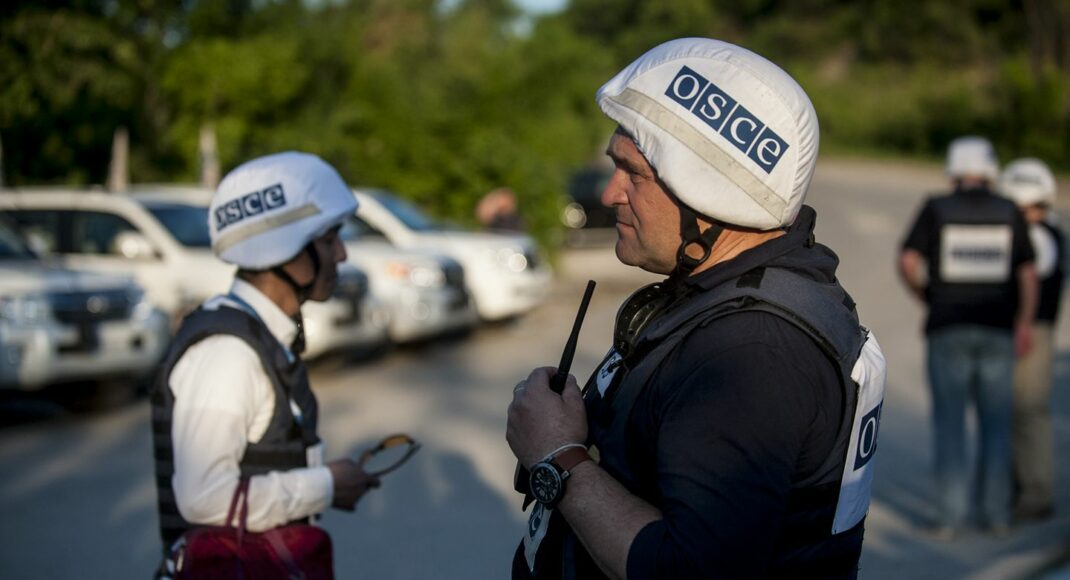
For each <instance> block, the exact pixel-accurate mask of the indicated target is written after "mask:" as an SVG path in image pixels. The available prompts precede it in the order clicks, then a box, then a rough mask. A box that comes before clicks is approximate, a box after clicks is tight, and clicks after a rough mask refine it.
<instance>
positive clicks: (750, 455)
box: [507, 38, 884, 579]
mask: <svg viewBox="0 0 1070 580" xmlns="http://www.w3.org/2000/svg"><path fill="white" fill-rule="evenodd" d="M597 100H598V103H599V105H600V106H601V108H602V110H603V112H605V113H606V115H607V116H609V117H610V118H611V119H613V120H614V121H616V122H617V123H618V128H617V130H616V132H615V133H614V134H613V137H612V139H611V140H610V143H609V148H608V150H607V154H608V155H609V156H610V157H611V158H612V159H613V162H614V164H615V165H616V170H615V172H614V173H613V175H612V178H611V180H610V182H609V184H608V185H607V187H606V189H605V191H604V193H603V194H602V202H603V203H604V204H605V205H607V206H610V207H612V208H613V209H614V210H615V212H616V218H617V226H616V227H617V234H618V241H617V245H616V253H617V257H618V259H620V261H622V262H623V263H625V264H628V265H631V266H636V267H639V268H642V269H644V270H648V271H651V272H655V273H659V274H666V275H668V278H667V279H666V280H665V281H663V282H661V283H658V284H654V285H651V286H647V287H645V288H642V289H640V290H639V291H638V292H636V293H635V294H633V295H632V297H631V298H629V299H628V301H626V302H625V303H624V305H622V306H621V309H620V311H619V314H618V318H617V326H616V329H615V332H614V341H613V346H612V348H611V349H610V352H609V354H608V355H607V356H606V359H605V360H604V361H603V363H602V364H601V365H600V366H599V368H598V369H597V371H596V372H595V374H594V376H592V377H591V379H590V380H589V381H588V383H587V386H586V387H585V388H584V390H583V393H582V395H581V393H580V391H579V390H578V389H577V384H576V382H575V379H574V378H572V377H569V379H568V382H567V384H566V386H565V389H564V391H563V392H562V394H561V395H558V394H555V393H554V392H553V391H552V390H551V389H550V388H548V379H549V377H550V375H551V374H552V373H553V372H554V369H548V368H541V369H536V370H534V371H533V372H532V373H531V375H530V376H529V377H528V378H527V379H526V380H524V381H522V382H521V383H519V384H518V385H517V386H516V388H515V389H514V398H513V402H512V404H511V405H510V408H509V423H508V428H507V439H508V441H509V444H510V446H511V448H512V450H513V453H514V454H515V455H516V457H517V459H518V460H519V461H520V463H521V464H522V465H523V466H524V467H525V468H527V469H528V470H529V472H530V474H531V476H530V479H529V481H528V482H527V486H526V487H527V489H526V490H525V491H527V492H529V493H530V494H531V496H532V497H533V498H534V499H535V500H537V501H536V503H535V504H534V505H533V507H532V511H531V513H530V515H529V522H528V524H529V525H528V531H527V534H526V535H525V537H524V540H523V542H522V544H521V546H520V547H519V548H518V549H517V553H516V555H515V558H514V562H513V577H514V578H540V579H541V578H554V579H556V578H604V577H609V578H625V577H626V578H629V579H642V578H762V577H780V576H793V577H822V578H852V577H855V575H856V574H857V566H858V559H859V555H860V553H861V548H862V535H863V523H862V522H863V520H864V517H865V514H866V510H867V508H868V505H869V497H870V485H871V478H872V465H873V464H872V463H871V462H870V459H872V457H873V453H874V450H875V448H876V437H877V426H878V421H879V417H880V408H881V402H882V400H883V389H884V359H883V356H882V355H881V353H880V350H879V347H878V346H877V344H876V342H875V340H874V339H873V338H872V336H871V335H870V334H869V333H868V331H866V330H865V329H864V328H862V327H861V326H860V325H859V323H858V317H857V314H856V312H855V309H854V303H853V301H852V300H851V298H850V297H849V296H848V295H847V293H846V292H845V291H844V290H843V289H842V288H841V287H840V285H839V284H838V282H837V281H836V276H835V270H836V266H837V262H838V259H837V258H836V256H835V254H833V253H832V251H831V250H829V249H828V248H826V247H824V246H822V245H820V244H817V243H815V241H814V236H813V228H814V221H815V214H814V211H813V209H811V208H809V207H807V206H803V205H802V202H803V198H804V196H805V194H806V191H807V189H808V187H809V184H810V178H811V175H812V174H813V170H814V165H815V163H816V158H817V150H818V126H817V116H816V114H815V112H814V109H813V107H812V105H811V104H810V101H809V99H808V98H807V96H806V94H805V93H804V92H803V90H802V88H801V87H799V85H798V84H797V83H796V82H795V81H794V80H793V79H792V78H791V77H790V76H788V75H787V73H785V72H784V71H783V70H781V69H780V68H778V67H777V66H776V65H774V64H773V63H771V62H769V61H767V60H765V59H764V58H762V57H760V56H758V55H756V54H754V53H752V52H749V51H747V50H745V49H742V48H740V47H738V46H734V45H731V44H728V43H725V42H720V41H716V40H710V39H702V38H687V39H680V40H675V41H671V42H668V43H665V44H663V45H660V46H658V47H656V48H654V49H652V50H651V51H649V52H648V53H646V54H645V55H643V56H642V57H640V58H639V59H638V60H636V61H635V62H633V63H632V64H631V65H629V66H628V67H626V68H625V69H624V70H623V71H621V72H620V73H619V74H617V76H615V77H614V78H613V79H611V80H610V81H609V82H608V83H606V84H605V85H604V86H603V87H602V88H601V90H599V92H598V96H597ZM521 483H522V482H521Z"/></svg>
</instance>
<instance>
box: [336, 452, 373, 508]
mask: <svg viewBox="0 0 1070 580" xmlns="http://www.w3.org/2000/svg"><path fill="white" fill-rule="evenodd" d="M327 468H328V469H330V470H331V478H332V479H334V501H333V502H332V503H331V506H333V507H334V508H336V509H340V510H343V511H347V512H351V511H353V510H355V509H356V507H357V502H358V501H360V498H361V497H362V496H363V495H364V494H365V492H367V491H368V490H369V489H374V488H377V487H379V483H380V481H379V478H378V477H372V476H370V475H368V474H367V473H364V470H363V469H361V468H360V466H359V465H357V462H355V461H353V460H352V459H335V460H334V461H332V462H330V463H328V464H327Z"/></svg>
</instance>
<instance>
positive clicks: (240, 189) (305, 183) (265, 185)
mask: <svg viewBox="0 0 1070 580" xmlns="http://www.w3.org/2000/svg"><path fill="white" fill-rule="evenodd" d="M356 209H357V200H356V197H355V196H354V195H353V192H352V191H350V189H349V187H347V186H346V184H345V182H344V181H343V180H342V178H341V176H339V175H338V172H337V171H335V170H334V168H333V167H331V166H330V165H329V164H327V162H325V161H324V160H322V159H320V158H319V157H317V156H315V155H310V154H308V153H298V152H295V151H288V152H286V153H276V154H274V155H268V156H266V157H259V158H257V159H253V160H252V161H248V162H246V163H243V164H242V165H240V166H238V167H237V168H235V169H234V170H233V171H231V172H230V173H228V174H227V175H226V177H224V178H223V181H222V182H220V184H219V189H217V190H216V194H215V195H214V196H213V197H212V204H211V207H210V211H209V214H208V227H209V230H210V232H211V236H212V251H213V252H215V254H216V255H217V256H219V257H220V258H221V259H222V260H223V261H225V262H229V263H231V264H234V265H236V266H238V267H240V268H245V269H248V270H266V269H268V268H272V267H274V266H279V265H281V264H284V263H286V262H288V261H290V260H291V259H293V258H294V257H295V256H297V254H299V253H300V252H301V250H302V249H304V248H305V246H307V245H308V243H309V242H311V241H312V240H314V239H315V238H318V237H319V236H322V235H323V234H325V233H327V230H329V229H331V228H332V227H334V226H336V225H338V224H339V223H341V222H342V220H344V219H345V218H346V217H347V216H350V215H352V214H353V212H355V211H356Z"/></svg>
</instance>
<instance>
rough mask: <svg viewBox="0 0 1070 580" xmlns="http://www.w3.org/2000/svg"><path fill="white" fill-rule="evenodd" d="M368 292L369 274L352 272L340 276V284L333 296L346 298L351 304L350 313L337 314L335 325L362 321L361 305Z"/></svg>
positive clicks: (338, 298)
mask: <svg viewBox="0 0 1070 580" xmlns="http://www.w3.org/2000/svg"><path fill="white" fill-rule="evenodd" d="M367 294H368V276H367V274H365V273H363V272H351V273H347V274H345V275H342V276H339V277H338V284H337V285H336V286H335V287H334V294H333V297H334V298H335V299H337V300H344V301H346V302H348V303H349V304H350V309H349V313H348V314H346V315H345V316H336V317H334V319H333V320H332V322H333V323H334V326H336V327H337V326H346V325H350V324H354V323H356V322H358V321H360V307H361V303H362V302H364V297H365V296H367Z"/></svg>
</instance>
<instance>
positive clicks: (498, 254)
mask: <svg viewBox="0 0 1070 580" xmlns="http://www.w3.org/2000/svg"><path fill="white" fill-rule="evenodd" d="M485 255H486V257H487V259H488V260H490V261H491V262H492V263H493V264H494V265H495V266H497V267H498V268H501V269H503V270H507V271H509V272H514V273H519V272H523V271H524V270H527V269H528V266H529V264H528V257H527V256H525V255H524V252H523V251H521V250H520V249H519V248H509V247H506V248H498V249H496V250H488V251H487V253H486V254H485Z"/></svg>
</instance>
